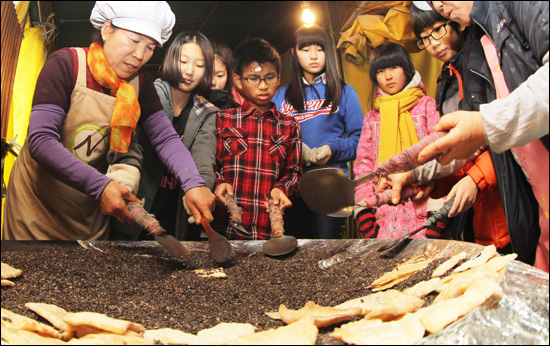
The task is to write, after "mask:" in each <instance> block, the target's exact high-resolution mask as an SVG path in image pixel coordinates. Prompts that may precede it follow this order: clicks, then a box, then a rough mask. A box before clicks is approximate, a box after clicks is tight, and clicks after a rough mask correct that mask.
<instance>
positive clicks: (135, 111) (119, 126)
mask: <svg viewBox="0 0 550 346" xmlns="http://www.w3.org/2000/svg"><path fill="white" fill-rule="evenodd" d="M88 67H89V68H90V72H91V73H92V76H93V77H94V79H95V80H96V81H97V82H98V83H99V84H101V86H103V87H105V88H109V89H111V95H112V96H115V97H116V100H115V109H114V111H113V117H112V119H111V143H110V145H111V149H113V150H114V151H117V152H120V153H126V152H128V147H129V145H130V140H131V137H132V133H133V132H134V131H135V130H136V125H137V122H138V120H139V117H140V115H141V108H140V107H139V102H138V97H137V95H136V90H135V89H134V85H133V84H131V83H128V82H127V81H125V80H122V79H120V78H119V77H118V76H117V75H116V73H115V71H113V69H112V68H111V67H110V66H109V63H107V59H106V58H105V54H104V53H103V47H102V46H101V45H100V44H97V43H92V45H91V46H90V50H89V51H88Z"/></svg>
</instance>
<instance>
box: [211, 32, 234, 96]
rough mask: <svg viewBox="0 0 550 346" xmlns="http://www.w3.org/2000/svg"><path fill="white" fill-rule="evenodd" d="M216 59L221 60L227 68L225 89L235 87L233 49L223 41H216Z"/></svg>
mask: <svg viewBox="0 0 550 346" xmlns="http://www.w3.org/2000/svg"><path fill="white" fill-rule="evenodd" d="M212 45H213V46H214V59H215V60H219V61H220V62H221V63H222V64H224V65H225V69H226V70H227V82H225V88H223V90H226V91H231V88H233V65H232V61H231V60H232V59H233V53H231V49H230V48H229V47H228V46H227V45H226V44H225V43H223V42H214V43H213V44H212Z"/></svg>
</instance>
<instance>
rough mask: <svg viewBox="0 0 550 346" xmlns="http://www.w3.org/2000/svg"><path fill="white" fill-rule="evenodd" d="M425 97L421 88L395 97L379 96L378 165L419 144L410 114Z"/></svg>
mask: <svg viewBox="0 0 550 346" xmlns="http://www.w3.org/2000/svg"><path fill="white" fill-rule="evenodd" d="M423 96H424V92H423V91H422V89H420V88H412V89H407V90H404V91H401V92H399V93H397V94H395V95H384V96H379V97H377V98H376V100H375V101H374V108H375V109H377V110H379V111H380V146H379V148H378V163H381V162H386V161H387V160H388V159H389V158H390V157H392V156H393V155H395V154H399V153H401V152H402V151H403V150H405V149H407V148H408V147H410V146H412V145H414V144H416V143H418V134H417V133H416V128H415V127H414V122H413V120H412V118H411V114H410V113H409V109H411V108H413V107H414V106H415V105H416V104H417V103H418V101H420V99H421V98H422V97H423Z"/></svg>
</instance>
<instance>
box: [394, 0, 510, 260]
mask: <svg viewBox="0 0 550 346" xmlns="http://www.w3.org/2000/svg"><path fill="white" fill-rule="evenodd" d="M410 11H411V25H412V27H413V31H414V33H415V35H416V37H417V38H418V42H417V45H418V47H419V48H421V49H426V50H427V51H428V53H430V55H431V56H433V57H434V58H436V59H438V60H441V61H443V63H444V64H443V68H442V70H441V75H440V77H439V79H438V85H437V91H436V102H437V107H438V110H439V112H440V114H441V115H442V116H443V115H444V114H447V113H451V112H454V111H456V110H459V109H470V107H471V106H469V105H468V103H470V102H471V98H470V97H464V91H465V90H464V87H463V85H462V84H463V78H462V76H463V70H464V64H463V60H464V59H463V57H464V51H465V49H466V47H467V46H468V45H469V44H470V42H469V41H470V40H468V42H466V43H465V42H464V39H463V33H462V31H461V30H460V25H459V24H458V23H456V22H453V21H450V20H447V18H445V17H443V16H441V15H440V14H439V13H438V12H437V11H435V10H431V11H422V10H420V9H418V8H417V7H416V6H411V9H410ZM468 80H469V82H470V83H471V82H472V79H471V78H469V79H468ZM468 86H469V87H470V89H471V84H469V85H468ZM462 166H464V167H462ZM453 172H456V173H454V174H452V175H451V173H453ZM404 174H408V173H404ZM444 176H446V177H444ZM436 177H444V178H441V179H438V180H437V190H436V191H433V192H432V193H431V194H430V196H431V197H432V198H438V197H442V195H445V194H448V195H447V199H449V198H451V197H453V196H455V202H454V206H456V209H451V212H450V213H449V216H451V217H453V216H457V217H456V218H454V221H453V223H454V224H453V232H452V237H453V239H457V240H466V241H472V242H474V241H475V242H476V243H479V244H482V245H490V244H494V245H495V246H496V247H497V248H498V249H499V252H501V253H508V252H510V251H511V249H510V235H509V233H508V229H507V224H506V217H505V214H504V207H503V205H502V201H501V195H500V191H499V188H498V183H497V179H496V175H495V169H494V167H493V161H492V160H491V155H490V153H489V151H485V152H483V153H482V154H481V155H479V156H478V157H477V158H475V160H473V161H470V162H467V161H464V160H456V161H453V163H452V164H449V165H446V166H442V165H439V164H438V163H437V162H436V161H431V162H429V163H427V164H426V165H424V166H423V167H422V168H418V169H416V170H415V173H414V178H413V177H412V174H411V178H412V179H414V180H415V181H416V182H418V183H420V184H423V185H424V184H427V183H431V182H432V181H435V180H434V179H435V178H436ZM454 206H453V208H454ZM472 206H473V212H468V213H464V212H466V211H468V210H469V209H470V208H471V207H472ZM458 214H461V215H458Z"/></svg>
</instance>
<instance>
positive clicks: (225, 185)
mask: <svg viewBox="0 0 550 346" xmlns="http://www.w3.org/2000/svg"><path fill="white" fill-rule="evenodd" d="M233 68H234V74H233V80H234V81H235V86H236V87H237V89H238V91H239V92H240V93H241V95H242V96H243V97H244V98H245V101H244V102H243V104H242V105H241V106H240V107H239V108H233V109H226V110H222V111H220V112H219V113H218V118H217V132H216V135H217V139H218V144H217V154H216V164H217V169H216V175H217V181H216V189H215V195H216V200H217V202H218V205H217V207H216V210H215V213H214V222H213V227H214V229H215V230H216V231H218V232H219V233H221V234H223V235H225V236H226V237H227V238H228V239H246V238H244V237H242V236H241V235H239V234H237V233H236V232H235V231H233V229H232V228H231V227H230V226H229V215H228V213H227V207H226V200H225V194H226V193H228V194H229V195H230V196H234V197H235V199H236V201H237V203H238V205H239V206H240V207H241V208H242V209H243V212H244V213H243V222H242V226H243V227H244V228H245V229H246V230H247V231H249V232H250V233H252V236H251V238H252V239H260V240H263V239H270V238H271V225H270V221H269V213H267V210H266V202H265V201H266V200H265V196H266V195H268V196H271V198H273V202H274V204H275V205H279V206H280V208H281V210H283V211H284V210H285V209H286V208H288V207H291V206H292V203H291V202H290V199H289V197H291V196H292V195H294V194H295V193H296V192H297V190H298V180H299V178H300V177H301V175H302V173H303V170H302V134H301V131H300V125H299V124H298V123H297V122H296V121H295V120H294V119H292V118H291V117H289V116H287V115H284V114H281V113H279V112H278V111H277V109H276V107H275V104H274V103H272V102H271V99H272V98H273V96H274V95H275V92H276V91H277V88H278V86H279V78H280V76H279V73H280V70H281V58H280V56H279V54H278V53H277V51H276V50H275V48H273V46H271V45H270V44H269V43H268V42H266V41H265V40H263V39H250V40H247V41H245V42H242V43H241V44H240V45H239V46H238V47H237V48H236V49H235V51H234V52H233Z"/></svg>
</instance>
